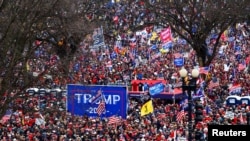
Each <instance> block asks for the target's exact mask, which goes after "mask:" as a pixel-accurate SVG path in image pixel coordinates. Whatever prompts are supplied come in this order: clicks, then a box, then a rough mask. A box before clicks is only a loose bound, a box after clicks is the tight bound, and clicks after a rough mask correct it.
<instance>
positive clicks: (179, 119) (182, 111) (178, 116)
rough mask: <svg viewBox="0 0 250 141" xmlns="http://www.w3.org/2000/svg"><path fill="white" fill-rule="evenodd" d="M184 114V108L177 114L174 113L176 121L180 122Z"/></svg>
mask: <svg viewBox="0 0 250 141" xmlns="http://www.w3.org/2000/svg"><path fill="white" fill-rule="evenodd" d="M184 116H185V112H184V109H182V110H181V111H180V112H178V113H177V115H176V121H177V122H178V123H181V122H182V119H183V118H184Z"/></svg>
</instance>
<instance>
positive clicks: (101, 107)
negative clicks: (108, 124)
mask: <svg viewBox="0 0 250 141" xmlns="http://www.w3.org/2000/svg"><path fill="white" fill-rule="evenodd" d="M98 93H100V94H101V100H100V103H99V105H98V107H97V109H96V113H97V114H98V115H99V116H100V115H101V114H102V113H104V112H105V110H106V104H105V100H104V97H103V94H102V91H101V90H99V91H98Z"/></svg>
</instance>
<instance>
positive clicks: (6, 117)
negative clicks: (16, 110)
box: [1, 110, 12, 123]
mask: <svg viewBox="0 0 250 141" xmlns="http://www.w3.org/2000/svg"><path fill="white" fill-rule="evenodd" d="M11 114H12V111H11V110H7V111H6V113H5V115H4V116H3V117H2V119H1V123H5V122H7V121H8V120H9V119H10V117H11Z"/></svg>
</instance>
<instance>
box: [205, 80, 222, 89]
mask: <svg viewBox="0 0 250 141" xmlns="http://www.w3.org/2000/svg"><path fill="white" fill-rule="evenodd" d="M218 86H220V83H219V82H218V81H217V82H213V81H210V83H209V85H208V88H209V89H213V88H214V87H218Z"/></svg>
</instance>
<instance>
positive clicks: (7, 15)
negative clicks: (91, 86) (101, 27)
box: [0, 0, 96, 115]
mask: <svg viewBox="0 0 250 141" xmlns="http://www.w3.org/2000/svg"><path fill="white" fill-rule="evenodd" d="M95 8H96V7H95V5H94V3H93V2H92V1H91V0H83V1H79V0H70V1H68V0H1V1H0V25H1V26H0V57H1V61H0V65H1V66H2V67H1V68H0V75H1V84H0V93H1V96H0V98H1V104H0V106H1V110H0V115H2V114H4V113H5V110H6V109H7V108H10V107H8V106H9V104H7V103H11V101H12V100H13V99H15V98H17V97H19V96H20V93H22V92H23V91H24V90H25V89H26V88H28V87H31V86H33V85H37V83H38V82H40V81H38V80H39V79H40V78H41V77H43V76H44V75H46V74H47V73H48V71H49V70H50V69H51V68H50V67H51V66H46V67H45V68H42V69H40V71H39V73H38V74H37V75H38V76H37V77H34V75H33V74H30V71H28V68H27V63H30V62H31V63H37V64H39V62H35V59H36V56H35V55H34V51H36V50H37V49H38V48H39V46H37V45H36V44H35V41H40V42H41V44H44V46H45V47H46V44H50V46H47V47H48V48H47V49H46V50H47V51H49V53H51V54H58V55H59V56H60V59H61V61H62V62H63V63H61V67H60V68H61V69H64V71H62V72H64V73H67V67H68V64H69V62H70V59H72V56H73V54H74V52H75V46H77V44H79V42H80V41H81V39H82V38H83V37H84V36H85V35H87V34H88V33H90V32H92V31H93V27H95V24H93V23H91V22H90V21H88V20H87V18H86V15H87V14H88V13H89V12H92V11H93V9H95ZM60 40H63V44H62V45H59V44H58V42H59V41H60ZM65 50H67V51H65ZM40 63H41V62H40ZM30 69H34V68H30ZM57 75H66V74H57ZM13 90H15V91H14V94H13Z"/></svg>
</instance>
